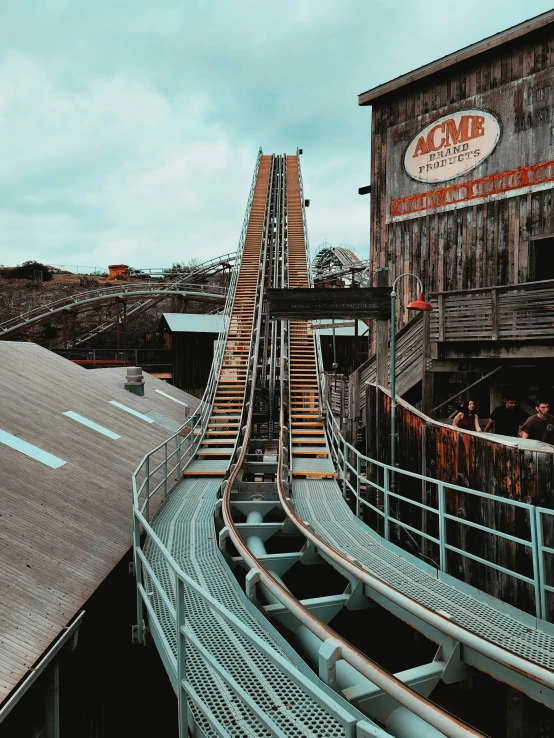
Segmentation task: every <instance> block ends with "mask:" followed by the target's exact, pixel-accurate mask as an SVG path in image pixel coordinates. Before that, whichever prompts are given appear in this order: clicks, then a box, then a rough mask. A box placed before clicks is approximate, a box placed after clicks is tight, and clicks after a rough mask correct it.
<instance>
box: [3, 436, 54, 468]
mask: <svg viewBox="0 0 554 738" xmlns="http://www.w3.org/2000/svg"><path fill="white" fill-rule="evenodd" d="M0 443H3V444H4V446H9V447H10V448H13V449H14V450H15V451H19V452H20V453H22V454H25V456H30V457H31V459H35V460H36V461H40V463H41V464H44V465H45V466H49V467H51V468H52V469H58V468H59V467H60V466H63V465H64V464H67V461H64V460H63V459H59V458H58V457H57V456H54V455H53V454H49V453H48V451H44V450H43V449H42V448H39V447H38V446H33V444H32V443H27V441H24V440H23V439H21V438H18V437H17V436H12V434H11V433H6V431H3V430H0Z"/></svg>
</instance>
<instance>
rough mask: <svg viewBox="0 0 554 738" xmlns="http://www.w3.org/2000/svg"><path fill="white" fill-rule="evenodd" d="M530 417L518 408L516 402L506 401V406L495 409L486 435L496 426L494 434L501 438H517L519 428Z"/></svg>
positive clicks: (486, 427) (486, 429)
mask: <svg viewBox="0 0 554 738" xmlns="http://www.w3.org/2000/svg"><path fill="white" fill-rule="evenodd" d="M528 417H529V416H528V415H527V413H526V412H525V410H522V409H521V408H520V407H517V404H516V401H515V400H513V399H512V400H510V399H508V400H506V401H505V404H504V405H499V407H495V408H494V410H493V411H492V413H491V416H490V418H489V422H488V423H487V425H486V426H485V433H488V432H489V431H490V429H491V428H492V426H493V425H494V432H495V433H498V434H499V435H501V436H514V437H515V436H517V435H518V432H519V426H520V425H523V423H524V422H525V421H526V420H527V418H528Z"/></svg>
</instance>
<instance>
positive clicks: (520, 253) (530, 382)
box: [359, 11, 554, 416]
mask: <svg viewBox="0 0 554 738" xmlns="http://www.w3.org/2000/svg"><path fill="white" fill-rule="evenodd" d="M359 104H360V105H361V106H368V105H371V107H372V129H371V136H372V158H371V186H370V189H371V242H370V265H371V270H372V278H373V284H374V285H375V286H378V285H379V286H383V285H387V284H389V285H392V284H393V282H394V280H395V279H396V278H397V277H398V276H399V275H401V274H404V273H406V272H410V273H414V274H416V275H418V276H419V277H421V279H422V280H423V283H424V286H425V291H426V294H427V293H429V294H430V299H431V302H432V303H433V305H434V311H433V312H432V313H431V314H430V316H429V318H428V322H426V321H422V320H421V318H420V320H419V323H418V321H413V325H414V336H413V339H414V340H413V341H410V338H409V336H406V337H405V339H404V340H405V342H406V343H407V344H410V345H411V344H413V345H414V347H415V349H416V353H412V354H411V357H410V362H408V365H407V369H408V370H409V372H410V377H409V378H408V377H406V381H403V379H402V377H399V385H400V387H401V388H402V389H401V391H403V392H407V391H409V390H411V389H412V388H413V387H415V385H416V384H417V383H418V382H421V381H422V380H424V381H423V382H422V384H421V385H420V386H419V396H420V397H422V396H423V407H424V409H425V410H426V411H427V412H428V413H431V411H432V408H433V407H436V406H437V405H439V404H440V402H441V401H443V400H444V399H446V398H447V397H448V393H449V391H450V393H451V394H452V388H451V387H450V388H449V386H448V382H449V378H451V377H452V376H453V375H454V373H459V372H464V373H466V375H467V376H466V377H465V380H464V381H465V382H466V386H467V385H469V384H472V383H473V382H474V381H476V380H478V379H479V378H481V377H483V376H485V375H486V374H488V373H489V372H491V371H492V370H493V369H496V371H495V373H494V375H492V376H491V378H490V380H487V381H486V382H485V383H484V384H483V387H486V391H487V394H488V393H489V390H490V397H487V398H486V400H484V401H483V402H482V404H483V405H487V406H486V407H485V406H483V407H482V408H481V415H485V416H486V415H487V414H488V412H489V409H490V408H489V406H488V404H489V403H488V402H487V400H489V401H490V404H491V405H492V406H494V405H496V404H499V402H500V400H501V396H502V394H503V392H506V390H507V388H508V387H510V388H512V387H513V386H514V385H515V386H516V387H518V388H519V391H520V395H521V397H522V399H523V400H527V402H528V404H531V403H533V401H534V400H535V399H536V396H537V395H538V394H542V393H545V392H546V393H547V394H549V395H550V396H551V397H553V398H554V394H552V391H553V389H554V387H553V374H552V358H553V357H554V328H553V327H552V321H553V318H554V313H553V312H551V311H549V310H548V307H549V306H552V305H554V208H553V202H552V190H553V187H554V12H552V11H550V12H548V13H545V14H543V15H541V16H538V17H536V18H533V19H531V20H529V21H526V22H525V23H522V24H520V25H518V26H515V27H513V28H510V29H508V30H506V31H504V32H502V33H499V34H497V35H495V36H492V37H490V38H487V39H485V40H483V41H481V42H479V43H476V44H473V45H472V46H469V47H467V48H465V49H462V50H461V51H458V52H456V53H453V54H450V55H449V56H446V57H444V58H442V59H439V60H438V61H436V62H433V63H431V64H428V65H426V66H424V67H421V68H419V69H416V70H414V71H412V72H409V73H408V74H405V75H403V76H401V77H398V78H396V79H394V80H392V81H390V82H387V83H385V84H382V85H380V86H378V87H376V88H374V89H372V90H369V91H367V92H364V93H362V94H361V95H360V96H359ZM363 189H364V191H367V189H368V188H363ZM415 292H416V284H415V280H414V279H413V278H411V277H406V278H403V279H401V280H400V281H399V282H398V286H397V293H398V299H397V320H398V323H397V326H398V328H399V329H402V328H403V327H405V326H406V325H408V324H409V322H410V318H412V317H413V315H410V314H409V311H408V310H407V305H408V303H409V302H410V300H412V299H414V294H415ZM404 330H406V329H405V328H404ZM418 331H419V333H420V337H419V338H417V340H416V336H415V333H417V332H418ZM410 332H411V329H410V328H409V327H408V333H410ZM385 333H386V331H384V330H382V331H381V340H383V336H384V335H385ZM378 334H379V330H376V331H375V338H374V348H375V349H376V350H377V344H378V341H379V339H378ZM384 353H385V355H386V348H385V350H384ZM416 360H417V361H419V363H417V361H416ZM414 362H415V363H417V366H418V367H419V368H418V371H414V365H415V364H414ZM376 364H377V362H375V359H374V358H373V359H372V358H370V359H369V361H368V362H367V363H366V365H365V366H364V367H363V368H362V369H361V370H360V375H361V376H362V382H361V383H360V384H361V385H363V383H364V382H365V381H375V379H377V380H378V381H379V379H380V383H381V384H385V383H386V382H385V375H386V370H383V369H381V377H380V378H379V377H378V376H377V374H378V373H379V372H378V369H377V365H376ZM511 391H512V392H513V390H511ZM411 400H412V401H414V397H413V395H412V397H411ZM362 406H363V398H362Z"/></svg>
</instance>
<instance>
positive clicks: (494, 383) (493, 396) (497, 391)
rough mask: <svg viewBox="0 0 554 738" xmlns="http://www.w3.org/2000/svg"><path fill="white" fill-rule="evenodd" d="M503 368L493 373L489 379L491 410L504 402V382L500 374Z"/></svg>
mask: <svg viewBox="0 0 554 738" xmlns="http://www.w3.org/2000/svg"><path fill="white" fill-rule="evenodd" d="M501 374H502V370H501V371H500V372H497V373H496V374H493V375H492V377H491V378H490V379H489V392H490V394H489V398H490V412H491V413H492V411H493V410H494V408H495V407H498V406H499V405H501V404H502V382H501V381H500V375H501Z"/></svg>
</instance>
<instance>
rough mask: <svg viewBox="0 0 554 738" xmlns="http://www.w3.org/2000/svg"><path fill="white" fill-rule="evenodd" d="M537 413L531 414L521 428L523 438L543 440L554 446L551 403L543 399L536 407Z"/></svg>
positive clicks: (553, 423)
mask: <svg viewBox="0 0 554 738" xmlns="http://www.w3.org/2000/svg"><path fill="white" fill-rule="evenodd" d="M535 410H536V411H537V414H536V415H531V417H530V418H528V419H527V420H526V421H525V423H524V424H523V427H522V429H521V437H522V438H530V439H531V440H532V441H542V442H543V443H550V444H551V445H553V446H554V415H550V412H549V411H550V405H549V403H548V402H544V401H543V400H541V401H540V402H537V405H536V407H535Z"/></svg>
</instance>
